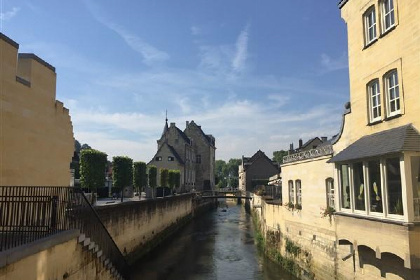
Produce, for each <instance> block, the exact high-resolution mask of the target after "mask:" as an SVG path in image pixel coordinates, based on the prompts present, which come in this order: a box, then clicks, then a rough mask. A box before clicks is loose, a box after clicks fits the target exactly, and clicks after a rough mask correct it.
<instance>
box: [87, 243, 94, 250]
mask: <svg viewBox="0 0 420 280" xmlns="http://www.w3.org/2000/svg"><path fill="white" fill-rule="evenodd" d="M94 249H95V242H90V244H89V246H88V250H94Z"/></svg>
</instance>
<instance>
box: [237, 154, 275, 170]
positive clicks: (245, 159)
mask: <svg viewBox="0 0 420 280" xmlns="http://www.w3.org/2000/svg"><path fill="white" fill-rule="evenodd" d="M261 157H262V158H265V159H266V160H267V161H268V162H270V163H271V164H272V165H273V166H275V167H276V168H278V166H277V165H276V163H275V162H273V161H272V160H271V159H270V158H269V157H267V155H266V154H265V153H264V152H263V151H261V150H258V151H257V152H256V153H255V154H254V155H253V156H252V157H250V158H249V157H242V165H243V166H245V165H247V166H249V165H252V164H253V163H254V162H255V161H256V160H257V159H259V158H261Z"/></svg>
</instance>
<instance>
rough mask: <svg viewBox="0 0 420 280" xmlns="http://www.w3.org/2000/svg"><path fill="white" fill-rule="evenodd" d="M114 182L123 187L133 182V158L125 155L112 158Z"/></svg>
mask: <svg viewBox="0 0 420 280" xmlns="http://www.w3.org/2000/svg"><path fill="white" fill-rule="evenodd" d="M112 181H113V182H112V183H113V185H114V187H117V188H119V189H122V188H124V187H127V186H131V185H132V184H133V160H132V159H131V158H129V157H125V156H117V157H113V158H112Z"/></svg>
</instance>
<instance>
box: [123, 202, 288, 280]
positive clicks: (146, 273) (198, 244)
mask: <svg viewBox="0 0 420 280" xmlns="http://www.w3.org/2000/svg"><path fill="white" fill-rule="evenodd" d="M131 279H142V280H217V279H221V280H246V279H250V280H251V279H252V280H254V279H257V280H259V279H261V280H295V279H296V278H295V277H293V276H291V275H289V274H288V273H287V272H285V271H283V270H282V269H281V268H280V267H279V266H278V265H277V264H275V263H273V262H271V261H270V260H268V259H267V258H266V257H264V255H263V254H262V253H261V252H259V250H258V249H257V246H256V244H255V242H254V232H253V223H252V219H251V216H250V215H248V214H247V213H246V212H245V210H244V207H243V206H238V205H236V203H234V202H231V203H230V202H229V201H228V202H227V203H226V202H223V201H222V206H221V207H219V208H217V209H215V210H213V211H211V212H209V213H206V214H204V215H203V216H201V217H199V218H197V219H195V220H193V221H192V222H191V223H189V224H188V225H187V226H185V227H184V228H183V229H182V230H181V231H179V232H178V233H177V234H176V235H175V236H174V237H173V238H171V240H169V241H167V242H166V244H164V245H162V246H161V247H159V248H158V249H157V250H155V251H154V252H153V253H152V254H151V255H149V256H148V257H147V259H146V260H142V261H141V262H138V263H136V264H134V265H133V266H132V270H131Z"/></svg>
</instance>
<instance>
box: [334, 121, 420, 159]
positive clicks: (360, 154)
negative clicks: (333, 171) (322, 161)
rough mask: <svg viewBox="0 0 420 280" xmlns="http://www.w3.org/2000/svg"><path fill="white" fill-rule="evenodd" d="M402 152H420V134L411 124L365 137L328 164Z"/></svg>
mask: <svg viewBox="0 0 420 280" xmlns="http://www.w3.org/2000/svg"><path fill="white" fill-rule="evenodd" d="M402 151H417V152H418V151H420V134H419V132H418V131H417V130H416V129H415V128H414V127H413V126H412V125H411V124H408V125H404V126H400V127H396V128H392V129H389V130H384V131H381V132H378V133H375V134H372V135H367V136H363V137H362V138H360V139H359V140H357V141H355V142H354V143H353V144H351V145H350V146H348V147H347V148H345V149H344V150H343V151H341V152H339V153H338V154H337V155H335V156H334V157H332V158H331V159H330V160H329V161H328V162H346V161H352V160H358V159H364V158H369V157H377V156H381V155H387V154H392V153H398V152H402Z"/></svg>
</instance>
